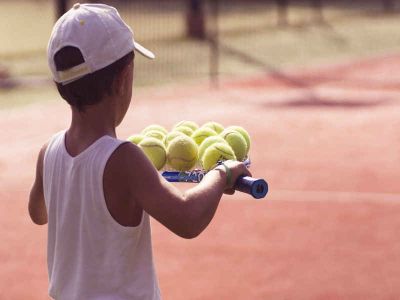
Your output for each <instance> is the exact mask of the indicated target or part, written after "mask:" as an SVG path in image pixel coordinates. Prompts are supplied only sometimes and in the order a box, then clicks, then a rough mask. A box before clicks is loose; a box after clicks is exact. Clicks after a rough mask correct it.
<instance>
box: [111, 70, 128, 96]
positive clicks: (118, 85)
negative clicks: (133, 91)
mask: <svg viewBox="0 0 400 300" xmlns="http://www.w3.org/2000/svg"><path fill="white" fill-rule="evenodd" d="M128 74H129V64H128V65H126V66H125V67H124V68H123V69H122V70H121V71H120V72H119V74H118V75H117V76H115V78H114V81H113V86H112V91H113V93H114V94H116V95H122V94H123V93H125V84H126V82H125V81H126V80H128Z"/></svg>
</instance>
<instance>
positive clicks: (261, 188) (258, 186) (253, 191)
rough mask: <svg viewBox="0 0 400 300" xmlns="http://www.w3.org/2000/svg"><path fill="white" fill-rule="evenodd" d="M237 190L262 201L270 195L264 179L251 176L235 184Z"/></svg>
mask: <svg viewBox="0 0 400 300" xmlns="http://www.w3.org/2000/svg"><path fill="white" fill-rule="evenodd" d="M235 190H238V191H240V192H243V193H247V194H250V195H252V196H253V198H255V199H261V198H264V197H265V196H266V195H267V193H268V183H267V182H266V181H265V180H264V179H259V178H252V177H249V176H244V177H239V179H238V180H237V181H236V183H235Z"/></svg>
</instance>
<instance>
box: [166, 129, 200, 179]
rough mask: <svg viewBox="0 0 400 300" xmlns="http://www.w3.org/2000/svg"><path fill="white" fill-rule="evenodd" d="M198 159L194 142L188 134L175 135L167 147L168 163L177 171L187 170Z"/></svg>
mask: <svg viewBox="0 0 400 300" xmlns="http://www.w3.org/2000/svg"><path fill="white" fill-rule="evenodd" d="M197 159H198V149H197V145H196V143H195V142H194V141H193V140H192V139H191V138H190V137H188V136H185V135H182V136H177V137H175V138H174V139H173V140H172V141H171V142H170V143H169V145H168V148H167V162H168V165H169V166H170V167H172V168H174V169H175V170H178V171H187V170H190V169H191V168H193V167H194V165H195V164H196V163H197Z"/></svg>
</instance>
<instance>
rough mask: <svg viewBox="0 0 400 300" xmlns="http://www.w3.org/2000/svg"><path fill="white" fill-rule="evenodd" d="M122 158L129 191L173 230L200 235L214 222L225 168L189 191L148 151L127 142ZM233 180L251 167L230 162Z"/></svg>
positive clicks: (224, 189) (181, 233)
mask: <svg viewBox="0 0 400 300" xmlns="http://www.w3.org/2000/svg"><path fill="white" fill-rule="evenodd" d="M118 151H119V152H120V153H119V155H118V157H119V158H118V159H117V160H118V161H119V164H120V166H121V167H122V168H124V173H125V172H126V176H127V178H128V181H129V183H130V185H129V186H130V189H129V194H130V196H131V198H132V200H133V201H135V202H136V204H138V205H140V206H141V207H142V208H143V209H144V210H145V211H146V212H147V213H148V214H150V215H151V216H152V217H154V218H155V219H157V220H158V221H159V222H160V223H162V224H163V225H164V226H166V227H167V228H168V229H170V230H171V231H172V232H174V233H176V234H177V235H179V236H181V237H184V238H193V237H196V236H198V235H199V234H200V233H201V232H202V231H203V230H204V229H205V228H206V227H207V225H208V224H209V223H210V221H211V220H212V218H213V216H214V213H215V211H216V209H217V207H218V204H219V201H220V199H221V196H222V194H223V193H224V192H225V191H228V192H229V193H232V191H231V190H229V189H227V186H226V174H225V171H223V170H212V171H210V172H208V174H207V175H206V176H205V177H204V178H203V180H202V181H201V183H199V184H198V185H196V186H195V187H194V188H192V189H190V190H188V191H187V192H185V193H182V192H181V191H179V190H178V189H177V188H176V187H174V186H173V185H172V184H170V183H169V182H167V181H166V180H165V179H164V178H163V177H162V176H161V175H160V174H159V173H158V172H157V170H156V169H155V168H154V167H153V165H152V164H151V162H150V161H149V160H148V159H147V157H146V156H145V155H144V153H143V152H142V151H141V150H140V149H139V148H138V147H137V146H135V145H133V144H124V145H122V146H121V147H120V148H119V149H118ZM230 167H231V170H232V182H235V180H236V179H237V177H238V176H240V175H250V173H249V172H248V170H247V168H246V167H245V166H244V165H243V164H241V163H237V162H230Z"/></svg>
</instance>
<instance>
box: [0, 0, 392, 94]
mask: <svg viewBox="0 0 400 300" xmlns="http://www.w3.org/2000/svg"><path fill="white" fill-rule="evenodd" d="M83 2H84V1H83ZM103 2H106V3H108V4H110V5H113V6H115V7H117V8H118V9H119V11H120V13H121V15H122V16H123V18H124V19H125V20H126V21H127V23H129V25H130V26H131V27H132V28H133V30H134V33H135V37H136V39H137V40H138V41H140V42H142V43H143V44H144V45H146V46H147V47H149V48H151V49H153V50H154V52H155V53H156V54H157V62H156V63H153V62H149V61H146V60H141V59H138V60H137V74H138V75H137V76H136V85H137V86H149V85H152V86H154V85H157V84H168V83H177V82H182V81H188V80H189V81H199V80H201V81H204V80H210V81H211V82H214V84H215V83H216V82H217V80H218V78H220V79H221V78H222V79H224V78H231V77H240V76H247V75H249V74H257V73H260V72H270V71H275V70H277V69H282V68H283V69H285V68H286V69H287V68H293V67H298V66H310V65H318V64H321V63H324V62H325V63H326V62H330V63H332V62H337V61H343V60H350V59H352V58H354V57H362V56H366V55H372V54H379V53H387V52H388V51H395V50H396V49H397V48H398V47H399V39H398V35H397V30H398V28H399V24H400V18H399V15H398V12H399V8H400V1H396V0H353V1H346V0H309V1H307V0H304V1H300V0H292V1H289V0H246V1H244V0H243V1H241V0H146V1H139V0H121V1H103ZM73 3H74V1H67V0H53V1H49V0H2V1H1V3H0V40H1V43H0V68H1V69H0V70H1V75H0V76H1V77H0V78H1V79H2V82H1V85H2V86H3V87H4V86H7V85H12V84H13V82H12V80H11V82H10V81H8V82H7V81H5V79H17V80H19V82H21V83H23V82H26V83H32V82H43V81H48V80H49V78H50V77H49V71H48V67H47V62H46V45H47V41H48V38H49V35H50V32H51V28H52V25H53V23H54V22H55V20H56V18H57V17H58V15H60V14H61V13H62V12H63V11H65V10H66V9H69V8H70V7H71V6H72V5H73ZM16 83H17V82H14V84H16ZM0 97H1V94H0Z"/></svg>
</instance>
